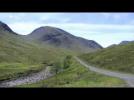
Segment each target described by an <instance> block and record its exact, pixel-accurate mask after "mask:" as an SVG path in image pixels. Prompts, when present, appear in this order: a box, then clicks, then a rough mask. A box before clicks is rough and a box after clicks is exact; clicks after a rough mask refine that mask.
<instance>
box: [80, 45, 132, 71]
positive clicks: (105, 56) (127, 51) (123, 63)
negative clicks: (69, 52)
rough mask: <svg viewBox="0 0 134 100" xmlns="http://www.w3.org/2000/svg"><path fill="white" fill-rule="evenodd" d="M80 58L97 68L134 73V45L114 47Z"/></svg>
mask: <svg viewBox="0 0 134 100" xmlns="http://www.w3.org/2000/svg"><path fill="white" fill-rule="evenodd" d="M80 57H81V58H82V59H84V60H86V61H87V62H88V63H89V64H92V65H95V66H96V67H101V68H106V69H111V70H116V71H122V72H128V73H134V43H128V44H125V45H118V46H112V47H109V48H106V49H102V50H99V51H97V52H94V53H88V54H83V55H81V56H80Z"/></svg>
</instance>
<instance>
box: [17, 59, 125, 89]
mask: <svg viewBox="0 0 134 100" xmlns="http://www.w3.org/2000/svg"><path fill="white" fill-rule="evenodd" d="M126 86H127V85H126V83H125V82H124V81H123V80H122V79H119V78H116V77H111V76H105V75H102V74H99V73H95V72H92V71H90V70H89V69H88V68H86V67H85V65H83V64H82V63H81V62H80V61H79V60H78V59H73V64H72V65H71V66H70V67H69V68H68V69H66V70H64V71H63V72H60V73H58V74H57V75H55V76H53V77H50V78H48V79H45V80H42V81H39V82H36V83H33V84H24V85H20V86H17V87H126Z"/></svg>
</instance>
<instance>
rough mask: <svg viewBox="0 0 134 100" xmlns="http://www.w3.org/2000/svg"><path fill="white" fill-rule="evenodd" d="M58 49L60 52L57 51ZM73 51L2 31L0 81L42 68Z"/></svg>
mask: <svg viewBox="0 0 134 100" xmlns="http://www.w3.org/2000/svg"><path fill="white" fill-rule="evenodd" d="M57 51H58V52H57ZM68 53H71V52H69V51H66V50H62V49H58V48H54V47H51V46H47V45H45V46H44V45H43V46H42V45H41V44H39V43H35V42H34V41H30V40H26V39H24V38H23V36H18V35H14V34H11V33H8V32H5V31H1V32H0V81H2V80H6V79H10V78H16V77H18V76H20V75H26V74H29V73H31V72H35V71H38V70H41V69H42V68H44V67H45V66H47V65H50V64H53V63H54V62H56V61H60V60H62V59H63V57H64V56H65V55H67V54H68Z"/></svg>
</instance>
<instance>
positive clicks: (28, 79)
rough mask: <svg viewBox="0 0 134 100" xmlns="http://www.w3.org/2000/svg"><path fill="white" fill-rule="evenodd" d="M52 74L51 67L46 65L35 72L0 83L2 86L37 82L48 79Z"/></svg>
mask: <svg viewBox="0 0 134 100" xmlns="http://www.w3.org/2000/svg"><path fill="white" fill-rule="evenodd" d="M50 76H52V74H51V73H50V67H49V66H48V67H46V68H45V69H44V70H42V71H40V72H38V73H33V74H31V75H29V76H25V77H20V78H18V79H16V80H10V81H5V82H2V83H0V87H14V86H17V85H22V84H27V83H36V82H38V81H41V80H44V79H47V78H48V77H50Z"/></svg>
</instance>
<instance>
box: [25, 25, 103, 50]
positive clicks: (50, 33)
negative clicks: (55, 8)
mask: <svg viewBox="0 0 134 100" xmlns="http://www.w3.org/2000/svg"><path fill="white" fill-rule="evenodd" d="M28 37H29V38H32V39H35V40H38V41H40V42H42V43H48V44H51V45H54V46H56V47H62V48H67V49H73V50H81V51H88V50H89V49H90V50H91V49H101V48H102V47H101V46H100V45H99V44H98V43H96V42H95V41H93V40H87V39H84V38H80V37H77V36H74V35H72V34H70V33H69V32H66V31H64V30H62V29H60V28H56V27H51V26H42V27H39V28H37V29H35V30H34V31H33V32H32V33H31V34H29V35H28Z"/></svg>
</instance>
